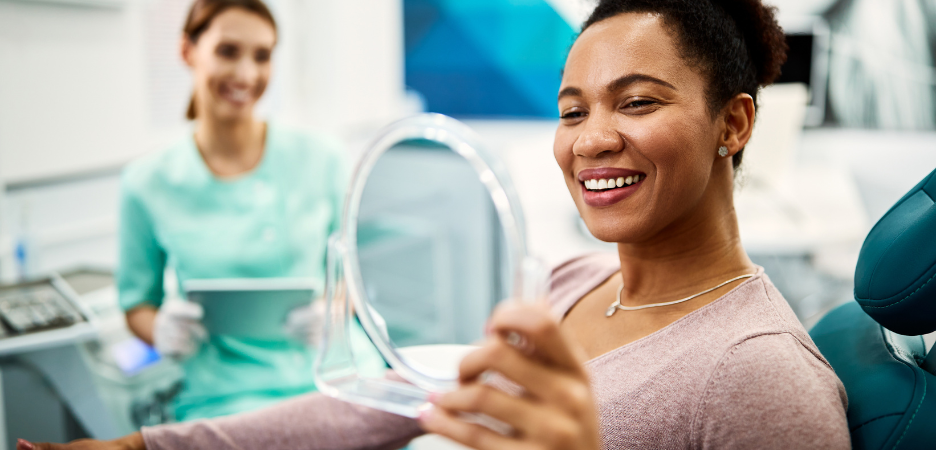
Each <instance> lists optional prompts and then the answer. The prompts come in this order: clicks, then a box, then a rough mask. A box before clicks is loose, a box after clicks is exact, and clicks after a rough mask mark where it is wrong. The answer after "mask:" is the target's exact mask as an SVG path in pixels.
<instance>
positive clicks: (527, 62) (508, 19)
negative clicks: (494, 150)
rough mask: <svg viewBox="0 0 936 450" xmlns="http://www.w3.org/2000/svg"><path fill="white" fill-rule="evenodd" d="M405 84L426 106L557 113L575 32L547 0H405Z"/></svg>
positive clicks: (460, 111) (474, 112)
mask: <svg viewBox="0 0 936 450" xmlns="http://www.w3.org/2000/svg"><path fill="white" fill-rule="evenodd" d="M403 5H404V30H405V38H406V84H407V86H408V87H409V88H411V89H414V90H416V91H418V92H419V93H420V94H422V95H423V96H424V97H425V99H426V108H427V109H428V110H429V111H433V112H439V113H443V114H448V115H452V116H461V117H465V116H473V117H556V116H557V111H556V93H557V92H558V88H559V82H560V75H561V70H562V66H563V64H564V63H565V56H566V53H567V52H568V49H569V46H571V45H572V41H573V38H574V36H575V30H574V29H573V28H572V26H570V25H569V24H568V23H567V22H566V21H565V20H564V19H563V18H562V17H561V16H560V15H559V14H558V13H557V12H556V11H555V10H554V9H553V8H552V7H551V6H550V5H549V4H548V3H546V2H545V0H404V2H403Z"/></svg>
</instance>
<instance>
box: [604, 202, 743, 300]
mask: <svg viewBox="0 0 936 450" xmlns="http://www.w3.org/2000/svg"><path fill="white" fill-rule="evenodd" d="M723 192H724V191H723ZM727 192H728V198H727V199H720V200H719V201H715V202H711V201H710V202H706V201H703V202H700V205H699V206H698V207H697V208H696V209H697V211H696V212H695V213H690V214H689V219H688V220H681V221H677V222H679V225H677V226H673V227H671V228H670V229H665V230H662V231H661V232H660V233H658V235H657V236H655V237H654V238H653V239H652V240H649V241H647V242H640V243H619V244H618V255H619V257H620V260H621V278H622V281H623V283H624V291H623V293H622V295H621V297H622V304H623V305H626V306H638V305H642V304H649V303H660V302H666V301H672V300H676V299H679V298H684V297H687V296H690V295H693V294H696V293H698V292H701V291H704V290H706V289H708V288H711V287H714V286H716V285H718V284H719V283H722V282H724V281H726V280H729V279H731V278H734V277H736V276H739V275H744V274H749V273H753V272H754V270H755V266H754V264H753V263H752V262H751V260H750V259H749V258H748V256H747V253H745V251H744V248H743V247H742V246H741V239H740V234H739V232H738V220H737V216H736V214H735V211H734V207H733V201H732V198H731V197H732V196H731V190H730V189H728V190H727ZM713 203H714V204H713ZM718 205H722V206H721V207H719V206H718Z"/></svg>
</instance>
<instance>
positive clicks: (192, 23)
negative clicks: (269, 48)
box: [182, 0, 276, 120]
mask: <svg viewBox="0 0 936 450" xmlns="http://www.w3.org/2000/svg"><path fill="white" fill-rule="evenodd" d="M230 8H242V9H245V10H247V11H249V12H252V13H254V14H256V15H258V16H260V17H261V18H263V19H264V20H266V21H267V22H270V25H273V30H274V31H276V20H274V19H273V14H272V13H271V12H270V9H269V8H267V6H266V4H264V3H263V1H261V0H195V2H194V3H192V7H191V9H189V13H188V17H186V19H185V25H184V26H183V27H182V33H183V34H185V38H186V39H188V40H189V42H191V43H193V44H194V43H196V42H198V38H200V37H201V35H202V33H204V32H205V30H207V29H208V27H209V26H211V21H212V20H214V18H215V17H218V15H219V14H221V13H222V12H224V11H227V10H228V9H230ZM185 117H186V118H188V119H189V120H194V119H195V96H194V95H192V99H191V100H189V105H188V110H187V111H186V112H185Z"/></svg>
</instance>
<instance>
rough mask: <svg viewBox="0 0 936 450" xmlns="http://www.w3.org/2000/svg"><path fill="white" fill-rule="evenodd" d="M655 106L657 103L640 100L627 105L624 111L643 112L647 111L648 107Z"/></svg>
mask: <svg viewBox="0 0 936 450" xmlns="http://www.w3.org/2000/svg"><path fill="white" fill-rule="evenodd" d="M655 104H656V102H655V101H653V100H647V99H639V100H634V101H631V102H627V103H625V104H624V109H631V110H641V109H646V108H647V107H648V106H652V105H655Z"/></svg>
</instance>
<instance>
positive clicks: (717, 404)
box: [693, 332, 848, 448]
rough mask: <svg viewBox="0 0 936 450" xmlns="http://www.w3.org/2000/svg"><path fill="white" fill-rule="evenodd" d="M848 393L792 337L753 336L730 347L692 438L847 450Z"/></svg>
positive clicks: (716, 444)
mask: <svg viewBox="0 0 936 450" xmlns="http://www.w3.org/2000/svg"><path fill="white" fill-rule="evenodd" d="M846 404H847V401H846V398H845V391H844V388H843V386H842V383H841V382H840V381H839V379H838V377H836V375H835V373H834V372H833V370H832V368H831V367H830V366H829V365H828V363H826V361H825V360H824V359H823V358H822V356H821V355H819V353H818V352H817V351H816V350H815V348H814V346H812V345H811V342H804V341H802V340H801V339H800V338H799V337H797V336H796V335H795V334H794V333H790V332H775V333H764V334H759V335H753V336H749V337H747V338H746V339H743V340H741V341H740V342H737V343H735V344H734V345H732V346H731V347H729V348H728V349H727V350H726V351H725V353H724V354H723V355H722V356H721V358H720V359H719V361H718V363H717V364H716V366H715V368H714V370H713V371H712V373H711V376H710V378H709V380H708V382H707V383H706V386H705V389H704V392H703V395H702V398H701V400H700V404H699V408H698V410H697V414H696V417H695V418H694V420H693V435H694V436H695V437H696V439H694V440H696V442H698V443H701V444H704V445H701V446H703V447H704V446H714V447H729V448H732V447H733V448H744V447H749V446H753V447H758V448H763V447H768V448H773V447H777V448H779V447H786V448H819V447H822V448H847V445H848V426H847V421H846V419H845V408H846Z"/></svg>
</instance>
